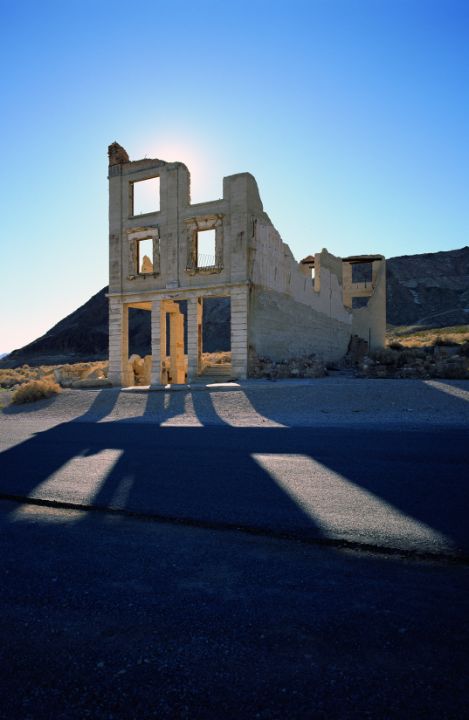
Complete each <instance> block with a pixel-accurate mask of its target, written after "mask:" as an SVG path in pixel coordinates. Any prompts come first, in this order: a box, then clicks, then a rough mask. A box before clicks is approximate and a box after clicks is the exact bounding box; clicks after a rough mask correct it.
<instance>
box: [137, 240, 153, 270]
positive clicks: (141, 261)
mask: <svg viewBox="0 0 469 720" xmlns="http://www.w3.org/2000/svg"><path fill="white" fill-rule="evenodd" d="M138 272H139V273H140V274H142V275H145V274H146V273H152V272H153V240H152V238H146V239H145V240H139V241H138Z"/></svg>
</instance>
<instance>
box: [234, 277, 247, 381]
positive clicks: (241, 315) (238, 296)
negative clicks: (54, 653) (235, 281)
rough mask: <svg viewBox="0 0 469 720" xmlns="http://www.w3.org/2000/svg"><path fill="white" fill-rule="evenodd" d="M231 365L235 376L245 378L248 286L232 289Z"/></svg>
mask: <svg viewBox="0 0 469 720" xmlns="http://www.w3.org/2000/svg"><path fill="white" fill-rule="evenodd" d="M231 366H232V374H233V377H237V378H240V379H244V378H246V377H247V370H248V288H247V287H246V288H236V289H233V290H232V291H231Z"/></svg>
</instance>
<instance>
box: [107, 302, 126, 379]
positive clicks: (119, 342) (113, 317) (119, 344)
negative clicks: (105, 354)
mask: <svg viewBox="0 0 469 720" xmlns="http://www.w3.org/2000/svg"><path fill="white" fill-rule="evenodd" d="M128 360H129V308H128V306H127V305H125V304H124V303H122V302H121V301H120V300H118V299H114V298H109V379H110V380H111V382H112V384H113V385H116V386H124V387H125V386H126V385H128V384H129V373H128Z"/></svg>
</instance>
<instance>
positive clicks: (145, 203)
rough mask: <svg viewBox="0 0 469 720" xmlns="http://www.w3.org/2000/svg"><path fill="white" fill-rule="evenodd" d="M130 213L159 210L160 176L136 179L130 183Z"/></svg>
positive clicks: (144, 213)
mask: <svg viewBox="0 0 469 720" xmlns="http://www.w3.org/2000/svg"><path fill="white" fill-rule="evenodd" d="M131 209H132V212H131V214H132V215H134V216H135V215H146V214H147V213H153V212H159V210H160V178H159V177H155V178H150V179H149V180H138V181H136V182H133V183H132V184H131Z"/></svg>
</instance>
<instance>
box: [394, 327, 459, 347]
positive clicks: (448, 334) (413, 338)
mask: <svg viewBox="0 0 469 720" xmlns="http://www.w3.org/2000/svg"><path fill="white" fill-rule="evenodd" d="M467 342H469V325H452V326H451V327H443V328H432V329H430V330H417V331H416V330H415V329H412V328H409V329H406V328H399V329H394V330H389V331H388V332H387V333H386V345H387V346H388V347H390V348H392V349H396V350H399V349H400V348H399V346H401V347H405V348H419V347H433V346H434V345H462V344H463V343H467Z"/></svg>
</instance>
